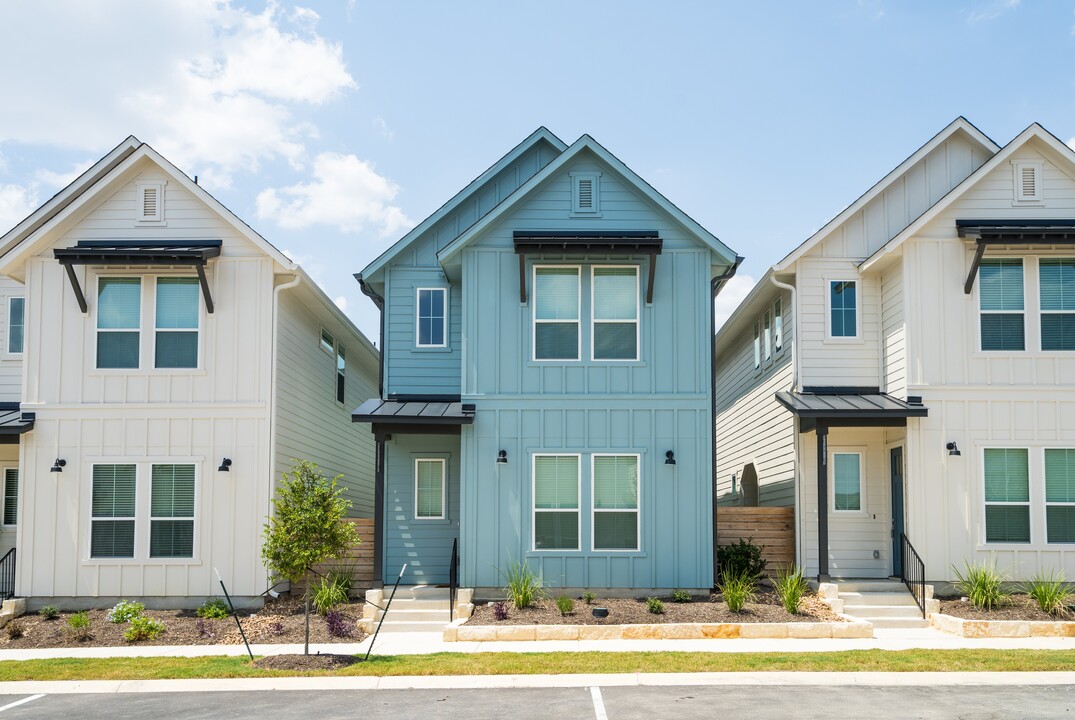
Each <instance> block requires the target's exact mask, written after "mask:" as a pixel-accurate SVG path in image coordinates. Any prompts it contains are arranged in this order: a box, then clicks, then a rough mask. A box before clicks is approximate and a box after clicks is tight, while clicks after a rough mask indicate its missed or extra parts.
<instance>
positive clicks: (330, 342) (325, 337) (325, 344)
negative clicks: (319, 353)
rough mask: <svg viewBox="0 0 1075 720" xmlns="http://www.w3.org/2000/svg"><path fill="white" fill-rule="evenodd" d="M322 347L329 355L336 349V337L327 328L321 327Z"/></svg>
mask: <svg viewBox="0 0 1075 720" xmlns="http://www.w3.org/2000/svg"><path fill="white" fill-rule="evenodd" d="M321 349H322V350H324V351H325V352H327V353H328V354H329V355H331V354H332V353H333V351H334V350H335V349H336V338H334V337H332V333H330V332H329V331H328V330H326V329H325V328H321Z"/></svg>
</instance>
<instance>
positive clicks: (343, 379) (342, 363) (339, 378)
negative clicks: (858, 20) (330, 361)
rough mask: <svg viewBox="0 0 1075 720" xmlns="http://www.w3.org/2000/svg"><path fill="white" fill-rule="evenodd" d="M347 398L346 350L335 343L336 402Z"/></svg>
mask: <svg viewBox="0 0 1075 720" xmlns="http://www.w3.org/2000/svg"><path fill="white" fill-rule="evenodd" d="M346 399H347V351H346V350H344V348H343V345H340V344H339V343H337V345H336V402H338V403H342V402H344V401H345V400H346Z"/></svg>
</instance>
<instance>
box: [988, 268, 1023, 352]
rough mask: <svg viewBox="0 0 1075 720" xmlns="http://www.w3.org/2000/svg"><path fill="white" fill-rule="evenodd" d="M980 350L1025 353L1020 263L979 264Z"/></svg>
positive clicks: (1021, 269)
mask: <svg viewBox="0 0 1075 720" xmlns="http://www.w3.org/2000/svg"><path fill="white" fill-rule="evenodd" d="M978 276H979V280H978V303H979V307H980V309H981V313H980V314H981V333H982V350H1024V349H1026V338H1025V329H1024V324H1023V261H1022V260H1021V259H1020V258H996V259H988V260H982V264H981V267H980V269H979V271H978Z"/></svg>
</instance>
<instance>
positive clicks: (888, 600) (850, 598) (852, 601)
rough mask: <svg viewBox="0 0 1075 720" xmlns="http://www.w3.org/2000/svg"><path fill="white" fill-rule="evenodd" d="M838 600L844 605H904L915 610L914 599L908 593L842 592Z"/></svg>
mask: <svg viewBox="0 0 1075 720" xmlns="http://www.w3.org/2000/svg"><path fill="white" fill-rule="evenodd" d="M839 598H840V599H841V600H843V601H844V605H845V606H848V605H906V606H907V607H914V608H917V607H918V605H916V604H915V601H914V598H913V597H911V594H910V593H908V592H902V593H861V592H842V593H840V594H839Z"/></svg>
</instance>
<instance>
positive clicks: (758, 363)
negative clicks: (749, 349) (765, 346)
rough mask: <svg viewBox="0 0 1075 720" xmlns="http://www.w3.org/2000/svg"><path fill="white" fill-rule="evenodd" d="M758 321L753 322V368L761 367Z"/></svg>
mask: <svg viewBox="0 0 1075 720" xmlns="http://www.w3.org/2000/svg"><path fill="white" fill-rule="evenodd" d="M758 328H759V325H758V323H754V369H755V370H757V369H758V368H760V367H761V331H760V330H759V329H758Z"/></svg>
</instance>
